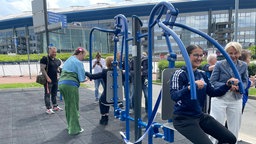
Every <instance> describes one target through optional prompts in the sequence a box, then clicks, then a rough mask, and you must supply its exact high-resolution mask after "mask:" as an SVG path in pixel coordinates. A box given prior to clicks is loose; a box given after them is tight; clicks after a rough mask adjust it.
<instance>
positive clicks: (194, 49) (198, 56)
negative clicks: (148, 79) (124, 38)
mask: <svg viewBox="0 0 256 144" xmlns="http://www.w3.org/2000/svg"><path fill="white" fill-rule="evenodd" d="M186 50H187V53H188V55H189V58H190V62H191V64H192V68H193V73H194V77H195V84H196V94H197V99H195V100H194V99H191V93H190V82H189V77H188V71H187V67H186V66H184V67H182V68H180V69H179V70H176V71H175V72H174V74H173V75H172V77H171V79H170V94H171V98H172V100H173V101H174V102H175V105H174V112H173V125H174V128H175V129H176V130H177V131H179V132H180V133H181V134H182V135H183V136H185V137H186V138H187V139H189V140H190V141H191V142H192V143H195V144H212V142H211V140H210V138H209V136H208V135H211V136H213V137H214V138H216V139H217V140H218V141H219V143H229V144H235V143H236V137H235V136H234V135H233V134H232V133H231V132H230V131H229V130H228V129H227V128H225V127H224V126H223V125H222V124H221V123H219V122H218V121H216V120H215V119H214V118H213V117H211V116H210V115H208V114H206V113H204V112H203V111H202V109H203V106H204V103H205V100H206V95H209V96H211V97H213V96H221V95H223V94H225V93H226V92H227V91H228V90H229V89H230V88H231V86H232V84H238V82H239V81H238V79H236V78H230V79H229V80H227V82H226V83H225V84H223V85H222V86H220V87H219V88H217V89H216V88H214V87H213V86H212V85H211V84H210V82H209V79H208V77H207V76H206V74H205V72H204V71H202V70H199V69H198V67H199V66H200V65H201V62H202V61H203V56H204V55H203V49H202V48H201V47H200V46H198V45H189V46H188V47H187V48H186Z"/></svg>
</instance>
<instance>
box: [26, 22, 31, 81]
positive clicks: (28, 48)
mask: <svg viewBox="0 0 256 144" xmlns="http://www.w3.org/2000/svg"><path fill="white" fill-rule="evenodd" d="M25 29H26V30H25V33H26V34H25V35H26V46H27V54H28V69H29V78H30V79H31V69H30V55H29V54H30V52H29V51H30V46H29V38H28V37H29V31H28V26H26V28H25Z"/></svg>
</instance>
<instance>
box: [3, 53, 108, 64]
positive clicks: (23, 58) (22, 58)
mask: <svg viewBox="0 0 256 144" xmlns="http://www.w3.org/2000/svg"><path fill="white" fill-rule="evenodd" d="M46 55H47V54H46V53H45V54H43V53H42V54H30V55H29V59H30V61H39V60H40V59H41V58H42V57H43V56H46ZM71 55H72V53H57V56H56V57H57V58H60V59H61V60H63V61H65V60H67V59H68V58H69V57H70V56H71ZM95 55H96V53H93V54H92V56H93V58H94V57H95ZM111 55H113V54H102V57H103V58H106V57H107V56H111ZM84 60H89V54H87V55H86V56H85V59H84ZM27 61H28V55H6V54H0V63H9V62H27Z"/></svg>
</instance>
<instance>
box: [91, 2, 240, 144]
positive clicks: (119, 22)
mask: <svg viewBox="0 0 256 144" xmlns="http://www.w3.org/2000/svg"><path fill="white" fill-rule="evenodd" d="M178 13H179V11H178V10H177V9H175V8H174V7H173V5H172V4H170V3H167V2H160V3H159V4H157V5H156V6H155V7H154V8H153V9H152V11H151V13H150V16H149V23H148V34H138V41H139V40H140V38H142V37H145V36H148V64H149V65H148V69H149V71H148V83H149V85H148V110H147V111H148V123H147V124H146V123H144V122H142V121H139V125H140V126H143V127H146V132H145V133H144V135H143V136H142V137H141V138H140V140H142V139H143V138H144V136H145V134H146V133H148V144H152V138H153V137H155V138H164V140H166V141H168V142H173V141H174V131H173V130H171V129H168V128H166V127H164V126H163V125H162V124H159V123H156V122H153V121H154V118H155V114H156V112H157V109H158V106H159V103H160V100H161V93H160V94H159V96H158V99H157V102H156V105H155V107H154V109H153V111H152V65H151V63H152V47H153V40H154V39H153V34H152V29H153V27H154V26H155V25H156V24H158V26H159V27H161V28H162V29H163V33H164V36H165V39H166V43H167V46H168V50H169V53H170V55H169V56H168V58H167V59H168V61H169V68H173V67H174V66H175V60H176V58H177V56H176V54H175V53H174V52H173V51H172V47H171V42H170V39H169V36H172V37H173V39H174V40H175V42H176V43H177V44H178V46H179V48H180V50H181V53H182V55H183V57H184V60H185V62H186V65H187V69H188V75H189V81H190V84H191V90H190V91H191V99H196V98H197V97H196V86H195V82H194V79H195V78H194V74H193V69H192V65H191V62H190V59H189V55H188V53H187V51H186V48H185V46H184V44H183V43H182V41H181V39H180V38H179V36H178V35H177V34H176V33H175V32H174V31H173V30H172V28H173V27H174V26H178V27H181V28H184V29H187V30H190V31H192V32H194V33H196V34H199V35H200V36H202V37H204V38H205V39H207V40H208V41H210V42H211V43H212V44H213V45H214V46H216V47H217V48H218V49H219V50H220V52H221V53H222V54H223V55H224V57H225V58H226V59H227V61H228V63H229V64H230V65H231V68H232V70H233V71H234V74H235V77H236V78H238V79H239V80H240V82H239V87H240V92H241V93H243V92H244V89H243V87H242V82H241V78H240V75H239V73H238V71H237V69H236V67H235V65H234V64H233V62H232V60H231V59H230V57H229V55H228V54H227V53H226V52H225V51H224V49H223V47H222V46H221V45H220V44H218V43H217V42H216V41H215V40H214V39H212V38H211V37H210V36H208V35H206V34H205V33H203V32H201V31H199V30H196V29H193V28H191V27H188V26H185V25H183V24H179V23H175V20H176V17H177V16H178ZM164 14H165V15H166V18H165V20H164V21H160V19H161V17H162V16H163V15H164ZM154 18H155V19H154ZM114 19H115V20H116V27H115V30H106V29H100V28H93V29H92V31H91V32H90V43H89V52H90V72H91V68H92V64H91V61H92V45H91V44H92V32H93V31H94V30H100V31H103V32H109V33H114V34H115V37H114V42H115V47H114V62H113V68H114V70H113V80H114V86H113V91H114V115H115V117H116V118H119V119H120V120H125V121H126V136H125V137H124V140H125V142H128V141H129V139H130V135H129V132H130V123H129V121H130V120H134V119H133V118H132V117H130V116H129V79H128V78H129V47H128V41H130V40H132V39H133V38H128V22H127V19H126V17H125V16H124V15H122V14H119V15H117V16H115V17H114ZM118 36H122V49H121V58H120V59H121V60H122V54H123V48H125V50H124V53H125V70H126V71H125V96H126V108H125V111H122V110H121V109H119V108H118V106H117V76H118V75H117V66H118V62H117V60H116V54H117V42H118V40H119V39H118ZM119 67H120V68H122V66H121V64H119ZM169 122H171V120H170V121H169ZM159 128H162V129H163V132H164V134H161V133H159ZM122 136H123V134H122Z"/></svg>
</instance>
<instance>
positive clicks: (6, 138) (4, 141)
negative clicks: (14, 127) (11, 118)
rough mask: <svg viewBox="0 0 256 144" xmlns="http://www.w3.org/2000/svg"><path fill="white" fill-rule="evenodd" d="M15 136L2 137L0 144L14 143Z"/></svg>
mask: <svg viewBox="0 0 256 144" xmlns="http://www.w3.org/2000/svg"><path fill="white" fill-rule="evenodd" d="M12 140H13V138H12V137H5V138H2V137H1V138H0V144H13V143H12Z"/></svg>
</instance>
